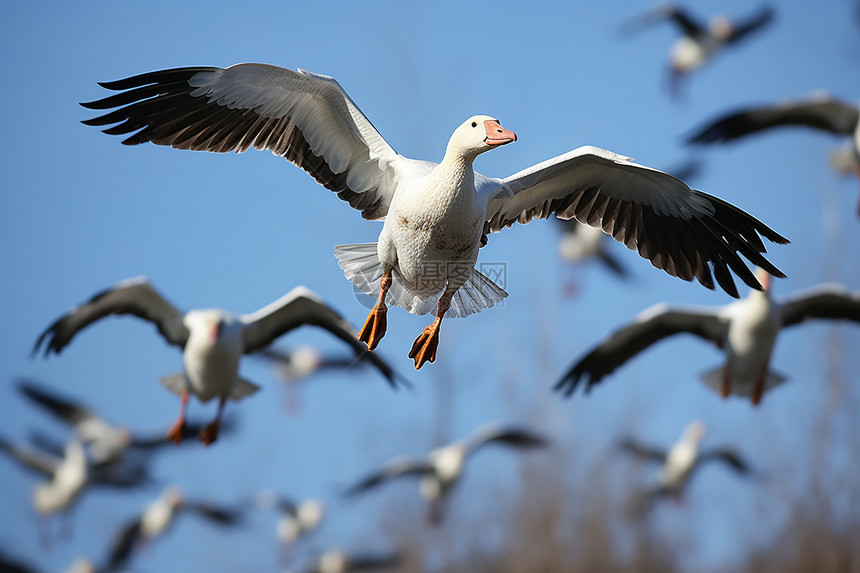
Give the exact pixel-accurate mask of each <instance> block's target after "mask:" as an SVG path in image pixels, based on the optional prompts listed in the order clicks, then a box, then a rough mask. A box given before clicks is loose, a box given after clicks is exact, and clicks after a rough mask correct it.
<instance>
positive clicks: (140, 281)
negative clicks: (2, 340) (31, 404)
mask: <svg viewBox="0 0 860 573" xmlns="http://www.w3.org/2000/svg"><path fill="white" fill-rule="evenodd" d="M112 314H132V315H134V316H137V317H139V318H142V319H144V320H148V321H150V322H152V323H154V324H155V326H156V327H157V328H158V332H160V333H161V335H162V336H163V337H164V338H165V339H166V340H167V342H169V343H170V344H173V345H175V346H180V347H181V346H185V342H186V341H187V340H188V329H187V328H185V325H183V324H182V316H183V315H182V312H181V311H179V310H178V309H177V308H176V307H175V306H173V305H172V304H170V303H169V302H168V301H167V299H165V298H164V297H163V296H161V294H160V293H159V292H158V291H157V290H155V288H153V286H152V285H151V284H149V282H147V280H146V279H145V278H143V277H138V278H134V279H129V280H125V281H122V282H121V283H118V284H116V285H114V286H112V287H110V288H109V289H107V290H104V291H102V292H100V293H98V294H96V295H95V296H93V297H92V298H91V299H90V300H89V301H87V302H86V303H84V304H82V305H81V306H76V307H75V308H73V309H72V310H70V311H69V312H68V314H66V315H64V316H61V317H60V318H59V319H57V321H56V322H54V324H52V325H51V326H49V327H48V328H47V329H46V330H45V331H44V332H43V333H42V334H41V335H40V336H39V338H38V340H36V344H35V346H34V347H33V353H34V354H35V353H36V352H38V351H39V348H40V347H41V346H42V343H43V342H44V343H45V356H47V355H48V354H50V353H51V352H52V351H53V352H55V353H57V354H59V353H60V352H61V351H62V350H63V348H65V347H66V345H67V344H69V342H71V341H72V338H74V336H75V335H76V334H77V333H78V332H79V331H81V330H83V329H84V328H86V327H87V326H89V325H90V324H92V323H94V322H95V321H97V320H99V319H101V318H104V317H106V316H110V315H112Z"/></svg>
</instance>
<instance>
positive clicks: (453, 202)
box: [83, 64, 787, 368]
mask: <svg viewBox="0 0 860 573" xmlns="http://www.w3.org/2000/svg"><path fill="white" fill-rule="evenodd" d="M101 85H102V86H103V87H105V88H107V89H110V90H116V91H119V92H120V93H118V94H116V95H113V96H110V97H106V98H104V99H101V100H98V101H94V102H90V103H85V104H83V105H84V106H85V107H87V108H89V109H95V110H109V109H111V108H117V109H114V110H113V111H110V112H108V113H106V114H105V115H102V116H100V117H97V118H94V119H91V120H87V121H85V122H84V123H85V124H87V125H93V126H103V125H110V124H118V125H115V126H113V127H110V128H107V129H105V130H104V131H105V133H108V134H132V135H130V136H129V137H128V138H127V139H125V140H124V141H123V143H125V144H127V145H134V144H139V143H144V142H147V141H151V142H153V143H155V144H158V145H170V146H173V147H175V148H179V149H193V150H203V151H215V152H228V151H238V152H241V151H245V150H247V149H248V148H249V147H251V146H253V147H255V148H258V149H269V150H271V151H272V152H273V153H274V154H275V155H278V156H283V157H284V158H286V159H287V160H289V161H291V162H293V163H294V164H296V165H297V166H299V167H301V168H302V169H304V170H305V171H307V172H308V173H309V174H310V175H311V176H313V177H314V178H315V179H316V180H317V181H318V182H319V183H320V184H321V185H323V186H324V187H326V188H328V189H330V190H332V191H334V192H336V193H337V194H338V196H339V197H340V198H341V199H343V200H345V201H347V202H348V203H349V204H350V205H351V206H352V207H354V208H356V209H358V210H359V211H361V213H362V216H364V217H365V218H366V219H383V218H384V219H385V224H384V226H383V228H382V232H381V233H380V236H379V242H378V243H368V244H362V245H341V246H338V247H336V248H335V255H336V256H337V257H338V259H339V262H340V266H341V267H342V268H343V269H344V273H345V274H346V276H347V278H349V280H351V281H352V282H353V283H355V285H356V286H358V287H359V288H361V289H362V290H363V291H364V292H365V293H367V294H369V295H371V296H374V297H378V299H377V300H378V302H377V304H376V306H375V307H374V308H373V310H372V311H371V312H370V315H369V316H368V318H367V321H366V322H365V324H364V328H362V330H361V333H360V336H359V337H360V339H361V340H363V341H365V342H367V344H368V347H369V348H370V349H371V350H373V349H374V348H375V347H376V345H377V344H378V343H379V341H380V339H381V338H382V336H383V335H384V334H385V330H386V326H387V318H386V313H387V306H386V304H387V303H386V297H387V298H388V301H389V302H392V303H394V304H396V305H398V306H402V307H403V308H406V309H407V310H409V311H410V312H413V313H416V314H425V313H428V312H432V311H434V310H435V311H436V320H435V321H434V322H433V323H432V324H431V325H430V326H428V327H427V328H426V329H425V330H424V332H423V333H422V334H421V335H420V336H419V337H418V339H417V340H416V341H415V343H414V344H413V346H412V350H411V351H410V353H409V356H410V358H413V359H414V360H415V367H416V368H420V367H421V366H422V365H423V364H424V363H425V362H427V361H430V362H433V361H434V360H435V357H436V349H437V346H438V341H439V328H440V325H441V321H442V317H443V316H447V317H462V316H466V315H469V314H473V313H476V312H480V311H481V310H483V309H485V308H489V307H491V306H493V305H495V304H496V303H498V302H499V301H501V300H502V299H503V298H505V297H506V296H507V293H506V292H505V291H504V290H503V289H501V288H500V287H499V286H497V285H495V284H494V283H493V282H492V281H491V280H490V279H489V278H487V277H486V276H484V275H483V274H481V273H480V272H478V271H477V270H476V269H475V268H474V266H475V262H476V259H477V257H478V249H479V247H480V246H481V245H482V244H485V243H486V240H487V234H488V233H490V232H495V231H499V230H501V229H503V228H505V227H510V226H511V225H513V224H514V223H527V222H528V221H530V220H531V219H533V218H536V217H537V218H547V217H549V216H550V215H552V214H555V215H557V216H558V217H559V218H562V219H570V218H576V219H577V220H579V221H580V222H583V223H587V224H589V225H591V226H594V227H601V228H602V229H603V230H604V231H605V232H607V233H609V234H611V235H612V236H613V237H614V238H615V239H616V240H618V241H621V242H622V243H624V244H625V245H627V246H628V247H629V248H631V249H637V250H638V251H639V254H640V255H642V256H643V257H645V258H647V259H649V260H650V261H651V262H652V264H654V266H656V267H658V268H661V269H663V270H665V271H666V272H667V273H669V274H671V275H673V276H677V277H680V278H682V279H684V280H687V281H689V280H692V279H693V278H696V279H697V280H698V281H699V282H700V283H702V284H703V285H704V286H706V287H708V288H713V287H714V280H713V276H712V274H711V270H710V269H709V263H710V264H711V265H712V266H713V269H714V271H713V273H714V275H715V276H716V279H717V282H718V283H719V284H720V286H721V287H722V288H723V289H725V290H726V291H727V292H729V293H730V294H732V295H733V296H737V289H736V288H735V285H734V282H733V280H732V278H731V274H730V272H729V269H731V270H732V271H734V272H735V273H736V274H737V275H738V276H739V277H740V278H741V279H743V281H744V282H745V283H747V284H748V285H750V286H751V287H754V288H760V286H759V285H758V283H757V282H756V280H755V277H754V276H753V274H752V273H751V272H750V270H749V269H748V268H747V267H746V266H745V264H744V263H743V261H742V260H741V258H740V255H742V256H744V257H746V258H747V259H749V260H750V261H751V262H753V263H755V264H757V265H759V266H763V267H765V268H767V269H768V271H770V272H771V273H773V274H775V275H777V276H782V275H781V273H780V272H779V271H778V270H777V269H776V268H775V267H773V265H771V264H770V263H769V262H767V261H766V259H765V258H764V257H763V256H762V255H761V253H763V252H765V248H764V244H763V243H762V241H761V239H760V238H759V234H761V235H762V236H764V237H766V238H767V239H769V240H771V241H774V242H778V243H785V242H787V240H786V239H785V238H783V237H782V236H780V235H779V234H777V233H775V232H774V231H773V230H771V229H770V228H768V227H767V226H766V225H764V224H763V223H761V222H760V221H758V220H757V219H755V218H754V217H751V216H750V215H749V214H747V213H745V212H743V211H741V210H740V209H738V208H736V207H734V206H732V205H730V204H728V203H726V202H724V201H722V200H720V199H717V198H716V197H712V196H710V195H706V194H704V193H701V192H698V191H692V190H691V189H690V188H689V187H687V186H686V185H685V184H684V183H683V182H681V181H679V180H677V179H675V178H674V177H671V176H670V175H667V174H665V173H662V172H660V171H656V170H654V169H650V168H648V167H643V166H641V165H637V164H635V163H633V162H632V161H631V160H630V159H629V158H627V157H623V156H621V155H618V154H615V153H612V152H611V151H606V150H604V149H598V148H596V147H588V146H586V147H580V148H578V149H575V150H573V151H570V152H568V153H565V154H563V155H560V156H558V157H555V158H552V159H549V160H547V161H544V162H542V163H539V164H537V165H534V166H532V167H529V168H527V169H525V170H523V171H520V172H519V173H516V174H514V175H512V176H510V177H507V178H505V179H495V178H490V177H485V176H483V175H481V174H480V173H477V172H475V171H474V170H473V167H472V163H473V162H474V160H475V159H476V158H477V156H478V155H479V154H481V153H484V152H486V151H489V150H490V149H495V148H497V147H500V146H502V145H505V144H507V143H511V142H513V141H516V138H517V136H516V135H515V134H514V133H513V132H512V131H508V130H507V129H504V128H503V127H502V126H501V125H500V124H499V121H498V120H497V119H495V118H492V117H490V116H486V115H476V116H474V117H471V118H469V119H467V120H466V121H465V122H463V123H462V124H461V125H460V126H459V127H457V129H456V130H455V131H454V133H453V135H452V136H451V139H450V140H449V142H448V146H447V149H446V151H445V155H444V157H443V158H442V161H441V163H439V164H436V163H433V162H430V161H418V160H414V159H408V158H406V157H404V156H402V155H400V154H398V153H397V152H395V151H394V149H393V148H392V147H391V146H389V145H388V143H387V142H386V141H385V140H384V139H383V138H382V136H381V135H380V134H379V132H377V131H376V128H374V127H373V125H372V124H371V123H370V121H369V120H368V119H367V118H366V117H365V116H364V114H363V113H362V112H361V110H360V109H359V108H358V107H357V106H356V105H355V104H354V103H353V101H352V100H351V99H350V98H349V96H348V95H347V94H346V92H345V91H344V90H343V89H342V88H341V87H340V85H339V84H338V83H337V82H336V81H335V80H334V79H333V78H330V77H327V76H321V75H317V74H312V73H310V72H306V71H304V70H299V71H298V72H293V71H291V70H286V69H283V68H278V67H275V66H269V65H262V64H238V65H235V66H231V67H229V68H226V69H221V68H213V67H193V68H178V69H171V70H161V71H156V72H151V73H146V74H142V75H139V76H135V77H132V78H128V79H124V80H119V81H115V82H108V83H103V84H101ZM417 117H418V116H416V117H413V118H408V119H407V121H411V122H423V121H424V120H423V119H417Z"/></svg>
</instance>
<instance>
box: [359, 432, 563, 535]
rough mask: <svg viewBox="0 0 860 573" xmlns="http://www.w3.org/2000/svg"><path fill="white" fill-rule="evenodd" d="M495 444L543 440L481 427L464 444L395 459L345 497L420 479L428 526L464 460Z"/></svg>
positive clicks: (437, 515)
mask: <svg viewBox="0 0 860 573" xmlns="http://www.w3.org/2000/svg"><path fill="white" fill-rule="evenodd" d="M491 443H499V444H504V445H507V446H511V447H514V448H521V449H528V448H536V447H544V446H546V445H547V440H546V439H545V438H544V437H543V436H540V435H538V434H535V433H534V432H531V431H529V430H524V429H520V428H513V427H505V426H501V425H499V424H494V423H491V424H485V425H483V426H481V427H479V428H478V429H477V430H475V431H473V432H472V433H471V434H469V436H467V437H466V438H465V439H464V440H461V441H458V442H453V443H451V444H448V445H446V446H442V447H441V448H437V449H435V450H433V451H431V452H430V453H429V454H427V455H426V456H424V457H421V458H415V457H409V456H398V457H396V458H393V459H392V460H391V461H390V462H388V463H387V464H385V466H383V467H382V469H380V470H379V471H376V472H374V473H372V474H370V475H368V476H367V477H365V478H364V479H362V480H361V481H359V482H358V483H356V484H355V485H354V486H352V487H351V488H349V489H348V490H347V491H346V495H347V496H354V495H358V494H360V493H364V492H366V491H368V490H370V489H373V488H375V487H376V486H378V485H380V484H382V483H384V482H387V481H388V480H391V479H393V478H397V477H400V476H417V477H420V478H421V482H420V484H419V487H420V489H419V491H420V493H421V496H422V497H424V498H425V499H427V500H428V502H429V503H430V508H429V509H430V511H429V514H428V518H429V521H430V522H431V523H434V524H436V523H439V521H441V519H442V505H443V503H444V500H445V498H446V497H447V496H448V494H449V493H450V492H451V489H452V488H453V487H454V486H455V485H456V484H457V482H458V481H459V480H460V477H461V476H462V474H463V466H464V464H465V462H466V459H467V458H468V457H469V456H471V455H472V454H474V453H475V452H476V451H478V450H479V449H480V448H481V446H484V445H486V444H491Z"/></svg>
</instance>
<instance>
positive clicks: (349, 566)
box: [288, 549, 400, 573]
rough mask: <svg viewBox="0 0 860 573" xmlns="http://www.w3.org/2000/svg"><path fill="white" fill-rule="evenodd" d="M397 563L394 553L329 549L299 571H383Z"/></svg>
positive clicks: (317, 572)
mask: <svg viewBox="0 0 860 573" xmlns="http://www.w3.org/2000/svg"><path fill="white" fill-rule="evenodd" d="M399 563H400V556H399V555H397V554H396V553H378V554H371V553H366V554H352V553H347V552H345V551H343V550H341V549H329V550H328V551H326V552H325V553H323V554H322V555H320V556H319V557H317V558H316V559H315V560H314V562H313V563H312V564H311V565H309V566H308V567H306V568H304V569H301V571H302V573H350V572H352V571H384V570H388V569H391V568H393V567H396V566H397V565H398V564H399ZM288 573H289V572H288Z"/></svg>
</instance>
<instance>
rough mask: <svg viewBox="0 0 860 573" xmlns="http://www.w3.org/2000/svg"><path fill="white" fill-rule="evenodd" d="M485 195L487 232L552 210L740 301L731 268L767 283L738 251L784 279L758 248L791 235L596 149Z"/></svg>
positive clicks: (754, 284)
mask: <svg viewBox="0 0 860 573" xmlns="http://www.w3.org/2000/svg"><path fill="white" fill-rule="evenodd" d="M481 189H482V192H483V193H484V196H485V197H488V198H489V200H488V202H487V222H486V224H485V227H484V228H485V232H493V231H499V230H501V229H504V228H505V227H510V226H511V225H513V224H514V223H528V222H529V221H531V220H532V219H534V218H541V219H544V218H547V217H549V216H550V215H552V214H555V215H556V216H558V217H559V218H560V219H570V218H576V220H577V221H579V222H580V223H585V224H587V225H591V226H592V227H600V228H602V229H603V231H604V232H605V233H607V234H609V235H611V236H612V238H614V239H615V240H617V241H619V242H621V243H623V244H624V245H626V246H627V248H629V249H634V250H637V251H638V252H639V254H640V255H641V256H642V257H644V258H646V259H648V260H650V261H651V264H652V265H654V266H655V267H657V268H658V269H663V270H664V271H666V272H667V273H669V274H670V275H672V276H676V277H679V278H681V279H683V280H685V281H690V280H692V279H693V278H696V279H697V280H698V281H699V282H700V283H701V284H702V285H703V286H705V287H707V288H709V289H713V288H714V280H713V276H712V275H711V269H710V267H709V265H711V266H712V267H713V275H714V276H716V279H717V282H718V283H719V285H720V286H721V287H722V288H723V290H725V291H726V292H727V293H728V294H730V295H731V296H733V297H735V298H737V297H738V291H737V288H736V287H735V284H734V281H733V280H732V276H731V274H730V272H729V269H731V270H732V271H734V273H735V274H737V275H738V276H739V277H740V278H741V279H742V280H743V281H744V282H745V283H746V284H747V285H749V286H750V287H751V288H754V289H758V290H761V289H762V287H761V285H760V284H759V282H758V281H757V280H756V278H755V276H754V275H753V273H752V272H751V271H750V270H749V268H747V266H746V265H745V264H744V261H743V260H742V259H741V257H740V255H743V256H744V257H746V258H747V259H748V260H749V261H750V262H752V263H753V264H755V265H758V266H759V267H762V268H763V269H765V270H767V271H768V272H769V273H771V274H772V275H774V276H777V277H782V276H784V275H783V274H782V272H781V271H780V270H779V269H777V268H776V267H774V266H773V265H772V264H771V263H770V262H769V261H768V260H767V259H765V258H764V257H763V256H762V255H761V253H764V252H766V249H765V247H764V244H763V243H762V241H761V239H760V238H759V235H762V236H763V237H765V238H767V239H769V240H770V241H773V242H776V243H787V242H788V240H787V239H785V238H784V237H782V236H781V235H779V234H778V233H776V232H775V231H773V230H772V229H770V228H769V227H768V226H767V225H765V224H764V223H762V222H761V221H759V220H758V219H756V218H755V217H753V216H751V215H749V214H748V213H746V212H744V211H742V210H740V209H738V208H737V207H735V206H733V205H731V204H729V203H726V202H725V201H723V200H721V199H718V198H717V197H713V196H711V195H707V194H705V193H702V192H700V191H693V190H691V189H690V188H689V187H687V185H685V184H684V183H683V182H682V181H680V180H679V179H676V178H674V177H672V176H671V175H669V174H667V173H663V172H662V171H657V170H656V169H651V168H649V167H644V166H642V165H637V164H636V163H633V162H632V161H630V159H629V158H627V157H623V156H621V155H618V154H615V153H612V152H611V151H607V150H605V149H599V148H597V147H590V146H586V147H580V148H578V149H574V150H573V151H570V152H568V153H565V154H564V155H560V156H558V157H555V158H552V159H549V160H547V161H544V162H542V163H539V164H537V165H534V166H532V167H529V168H528V169H525V170H523V171H520V172H519V173H516V174H514V175H511V176H510V177H508V178H506V179H504V180H490V183H489V184H486V185H484V186H482V188H481Z"/></svg>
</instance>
